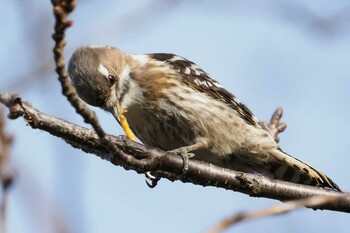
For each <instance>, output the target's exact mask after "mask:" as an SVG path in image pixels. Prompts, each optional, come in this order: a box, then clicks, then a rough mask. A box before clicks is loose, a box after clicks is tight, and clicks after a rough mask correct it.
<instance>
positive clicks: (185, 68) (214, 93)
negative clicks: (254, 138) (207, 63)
mask: <svg viewBox="0 0 350 233" xmlns="http://www.w3.org/2000/svg"><path fill="white" fill-rule="evenodd" d="M148 56H150V58H152V59H154V60H157V61H162V62H164V63H165V64H167V65H169V66H170V67H171V68H173V69H174V70H175V71H177V72H178V73H179V74H180V76H181V77H182V78H183V81H184V82H185V83H186V84H187V85H189V86H190V87H192V88H193V89H196V90H198V91H200V92H204V93H206V94H207V95H209V96H211V97H212V98H214V99H217V100H220V101H223V102H225V103H226V104H227V105H229V106H230V107H231V108H232V109H234V110H235V111H236V112H237V113H238V114H239V115H240V117H242V119H244V120H245V121H246V122H247V123H248V124H250V125H253V126H255V127H259V128H260V127H261V126H260V124H259V120H258V119H257V118H256V117H255V116H254V114H253V113H252V112H251V111H250V110H249V109H248V108H247V107H246V106H245V105H244V104H242V103H241V102H240V101H239V100H238V99H237V98H236V97H235V96H234V95H233V94H232V93H230V92H229V91H227V90H226V89H225V88H224V87H223V86H221V85H220V84H219V83H218V82H217V81H216V80H215V79H213V78H212V77H210V75H209V74H207V73H206V72H205V71H204V70H202V69H201V68H200V67H199V66H197V65H196V64H195V63H193V62H191V61H189V60H187V59H185V58H183V57H180V56H177V55H174V54H168V53H152V54H148Z"/></svg>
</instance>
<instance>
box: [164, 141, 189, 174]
mask: <svg viewBox="0 0 350 233" xmlns="http://www.w3.org/2000/svg"><path fill="white" fill-rule="evenodd" d="M192 150H193V147H192V146H184V147H180V148H177V149H174V150H171V151H169V152H171V153H175V154H178V155H180V156H181V157H182V160H183V167H182V172H183V173H186V172H187V171H188V161H189V159H190V158H193V157H194V156H195V154H194V153H190V151H192Z"/></svg>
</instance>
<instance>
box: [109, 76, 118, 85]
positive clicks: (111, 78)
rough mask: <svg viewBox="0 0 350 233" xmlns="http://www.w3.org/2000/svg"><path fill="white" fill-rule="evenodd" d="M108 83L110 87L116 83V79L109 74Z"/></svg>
mask: <svg viewBox="0 0 350 233" xmlns="http://www.w3.org/2000/svg"><path fill="white" fill-rule="evenodd" d="M108 81H109V83H110V84H111V85H113V84H114V83H115V82H116V81H117V79H116V77H115V76H114V75H113V74H110V75H108Z"/></svg>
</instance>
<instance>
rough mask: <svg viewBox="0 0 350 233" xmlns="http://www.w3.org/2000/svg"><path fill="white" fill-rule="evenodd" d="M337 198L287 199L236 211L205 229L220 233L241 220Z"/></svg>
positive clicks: (331, 200) (321, 204) (332, 201)
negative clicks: (252, 208)
mask: <svg viewBox="0 0 350 233" xmlns="http://www.w3.org/2000/svg"><path fill="white" fill-rule="evenodd" d="M338 198H341V197H334V196H333V197H331V196H313V197H309V198H305V199H300V200H295V201H287V202H285V203H280V204H277V205H273V206H270V207H267V208H264V209H261V210H256V211H252V212H241V213H237V214H234V215H232V216H229V217H227V218H224V219H223V220H221V221H220V222H218V223H217V224H215V225H214V226H213V227H212V228H210V229H209V230H208V231H207V233H220V232H222V231H224V230H226V229H227V228H229V227H232V226H234V225H236V224H238V223H240V222H243V221H247V220H252V219H257V218H263V217H268V216H273V215H280V214H285V213H288V212H290V211H293V210H295V209H298V208H301V207H308V208H318V207H320V206H323V205H327V204H331V203H334V202H336V201H339V200H337V199H338Z"/></svg>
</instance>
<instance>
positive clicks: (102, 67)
mask: <svg viewBox="0 0 350 233" xmlns="http://www.w3.org/2000/svg"><path fill="white" fill-rule="evenodd" d="M97 70H98V71H99V72H100V73H101V74H102V75H103V76H105V77H106V78H108V75H109V72H108V70H107V68H106V67H105V66H104V65H102V64H100V65H99V67H98V68H97Z"/></svg>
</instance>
